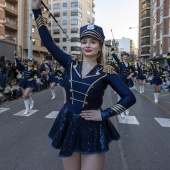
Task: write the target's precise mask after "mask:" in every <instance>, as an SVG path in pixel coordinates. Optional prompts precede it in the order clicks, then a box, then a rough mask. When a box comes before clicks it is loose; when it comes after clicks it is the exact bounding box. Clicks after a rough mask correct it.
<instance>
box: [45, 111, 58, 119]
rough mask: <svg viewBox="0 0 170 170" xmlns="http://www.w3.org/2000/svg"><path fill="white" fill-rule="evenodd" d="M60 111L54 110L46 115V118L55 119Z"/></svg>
mask: <svg viewBox="0 0 170 170" xmlns="http://www.w3.org/2000/svg"><path fill="white" fill-rule="evenodd" d="M58 113H59V111H52V112H51V113H50V114H48V115H47V116H45V118H50V119H55V118H56V117H57V115H58Z"/></svg>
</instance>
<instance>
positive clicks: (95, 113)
mask: <svg viewBox="0 0 170 170" xmlns="http://www.w3.org/2000/svg"><path fill="white" fill-rule="evenodd" d="M80 116H81V117H82V118H84V119H85V120H90V121H102V116H101V111H100V110H83V111H82V112H81V113H80Z"/></svg>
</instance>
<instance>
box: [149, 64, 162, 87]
mask: <svg viewBox="0 0 170 170" xmlns="http://www.w3.org/2000/svg"><path fill="white" fill-rule="evenodd" d="M151 67H152V71H153V75H154V77H153V79H152V80H151V84H155V85H157V86H158V85H161V84H162V79H161V76H162V70H158V69H156V68H154V66H153V64H152V63H151Z"/></svg>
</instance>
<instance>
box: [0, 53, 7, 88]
mask: <svg viewBox="0 0 170 170" xmlns="http://www.w3.org/2000/svg"><path fill="white" fill-rule="evenodd" d="M5 61H6V57H5V56H1V57H0V86H1V87H2V88H3V89H5V85H6V73H7V67H6V64H5Z"/></svg>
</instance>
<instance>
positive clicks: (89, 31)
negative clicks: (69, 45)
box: [80, 24, 105, 43]
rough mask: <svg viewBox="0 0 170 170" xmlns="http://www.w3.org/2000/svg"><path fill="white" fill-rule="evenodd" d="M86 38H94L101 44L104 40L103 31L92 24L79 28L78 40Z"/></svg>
mask: <svg viewBox="0 0 170 170" xmlns="http://www.w3.org/2000/svg"><path fill="white" fill-rule="evenodd" d="M86 36H91V37H94V38H96V39H98V40H99V41H101V42H102V43H103V42H104V39H105V36H104V33H103V29H102V28H101V27H99V26H97V25H94V24H88V25H85V26H83V27H81V28H80V39H82V38H83V37H86Z"/></svg>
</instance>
